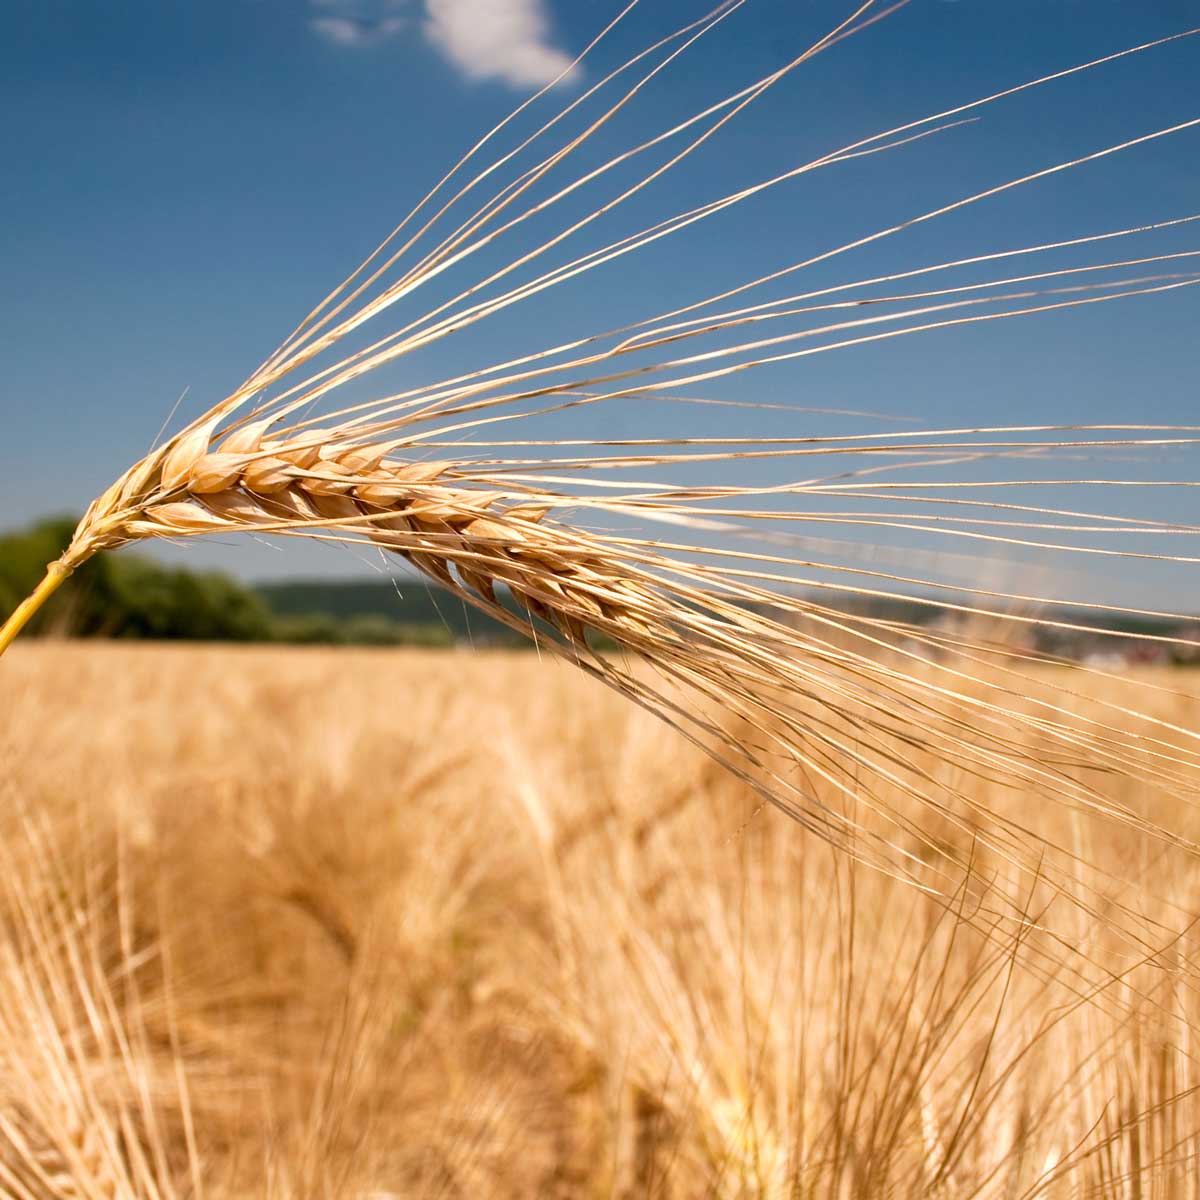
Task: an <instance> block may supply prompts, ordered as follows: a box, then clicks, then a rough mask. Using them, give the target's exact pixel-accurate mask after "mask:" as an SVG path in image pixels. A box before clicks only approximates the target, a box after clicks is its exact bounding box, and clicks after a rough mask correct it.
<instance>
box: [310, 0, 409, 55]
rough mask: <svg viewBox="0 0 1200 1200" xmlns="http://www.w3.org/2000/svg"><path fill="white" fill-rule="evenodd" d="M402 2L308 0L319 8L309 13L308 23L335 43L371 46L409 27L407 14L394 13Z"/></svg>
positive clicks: (337, 44) (318, 33)
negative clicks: (405, 15) (311, 13)
mask: <svg viewBox="0 0 1200 1200" xmlns="http://www.w3.org/2000/svg"><path fill="white" fill-rule="evenodd" d="M403 6H404V0H376V2H375V3H371V2H370V0H310V7H311V8H312V9H314V10H318V11H315V14H314V15H313V16H311V17H309V19H308V27H309V28H310V29H311V30H312V31H313V32H314V33H315V34H317V35H318V36H319V37H322V38H324V39H325V41H327V42H330V43H332V44H333V45H335V46H345V47H347V48H350V49H359V48H361V47H363V46H374V45H376V44H377V43H379V42H386V41H388V40H389V39H390V38H394V37H395V36H396V35H397V34H399V33H402V32H403V31H404V30H405V29H407V28H408V26H409V24H410V22H409V20H408V18H407V17H402V16H397V15H396V10H397V9H399V8H401V7H403Z"/></svg>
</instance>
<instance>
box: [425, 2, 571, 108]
mask: <svg viewBox="0 0 1200 1200" xmlns="http://www.w3.org/2000/svg"><path fill="white" fill-rule="evenodd" d="M425 9H426V12H427V14H428V20H427V21H426V23H425V35H426V37H428V39H429V40H430V42H432V43H433V45H434V46H436V47H437V49H438V50H440V51H441V53H442V54H443V55H445V57H446V58H448V59H449V60H450V62H451V63H453V64H454V66H456V67H458V69H459V70H460V71H462V73H463V74H464V75H466V76H467V78H468V79H500V80H503V81H504V82H505V83H509V84H512V85H513V86H514V87H541V86H542V85H543V84H547V83H550V82H552V81H553V80H554V79H557V78H558V76H559V75H560V74H562V72H563V71H565V70H566V69H567V68H568V67H569V66H570V65H571V59H570V58H569V57H568V56H567V55H566V54H564V53H563V52H562V51H561V50H557V49H555V47H554V46H552V45H550V43H549V42H548V40H547V38H548V36H549V32H550V22H549V20H548V19H547V17H546V12H545V8H544V6H543V2H542V0H425Z"/></svg>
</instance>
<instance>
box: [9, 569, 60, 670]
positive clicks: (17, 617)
mask: <svg viewBox="0 0 1200 1200" xmlns="http://www.w3.org/2000/svg"><path fill="white" fill-rule="evenodd" d="M70 574H71V568H70V567H64V566H63V565H62V563H58V562H52V563H51V564H50V565H49V566H48V567H47V568H46V577H45V578H44V579H43V580H42V582H41V583H39V584H38V585H37V587H36V588H35V589H34V590H33V591H32V592H31V593H30V594H29V595H28V596H27V597H26V598H25V599H24V600H22V601H21V603H20V604H18V605H17V607H16V608H15V609H14V610H13V613H12V615H11V616H10V617H9V618H8V620H7V621H5V622H4V625H3V626H0V654H3V653H4V652H5V650H7V649H8V647H9V646H10V645H11V644H12V642H13V639H14V638H15V637H16V636H17V634H18V633H20V632H21V630H22V629H24V628H25V626H26V625H27V624H28V623H29V621H30V619H31V618H32V617H33V615H34V613H36V612H37V611H38V609H39V608H41V607H42V605H43V604H45V603H46V601H47V600H49V599H50V597H51V596H53V595H54V593H55V592H56V591H58V589H59V587H61V586H62V582H63V580H64V579H66V578H67V576H69V575H70Z"/></svg>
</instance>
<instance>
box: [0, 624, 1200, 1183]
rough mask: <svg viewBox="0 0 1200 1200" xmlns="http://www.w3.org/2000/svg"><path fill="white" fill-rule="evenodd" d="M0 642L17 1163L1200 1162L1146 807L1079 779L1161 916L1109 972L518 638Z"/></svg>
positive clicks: (395, 1179)
mask: <svg viewBox="0 0 1200 1200" xmlns="http://www.w3.org/2000/svg"><path fill="white" fill-rule="evenodd" d="M4 667H5V670H4V688H3V691H2V692H0V764H2V765H0V780H2V783H0V788H2V790H3V796H2V798H0V821H2V822H3V830H2V834H0V853H2V854H3V857H4V862H3V864H2V868H0V971H2V972H3V979H2V980H0V992H2V994H3V997H4V1001H3V1004H2V1005H0V1146H3V1150H2V1152H0V1164H2V1165H0V1191H2V1192H3V1193H4V1194H5V1195H12V1196H18V1197H39V1198H40V1197H59V1196H88V1197H93V1196H94V1197H99V1196H119V1197H143V1196H145V1197H150V1196H154V1197H174V1196H180V1197H182V1196H201V1195H207V1196H213V1197H242V1196H245V1197H251V1196H272V1197H364V1198H366V1197H374V1198H381V1197H387V1196H452V1197H459V1196H461V1197H475V1196H479V1197H485V1196H486V1197H491V1196H500V1197H507V1196H511V1197H518V1196H520V1197H526V1196H550V1197H573V1196H596V1197H601V1196H604V1197H641V1196H655V1197H701V1196H712V1197H809V1196H813V1197H826V1196H828V1197H864V1198H866V1197H872V1198H873V1197H882V1196H904V1197H921V1196H953V1197H966V1196H995V1197H1033V1196H1046V1197H1068V1196H1069V1197H1083V1196H1114V1197H1151V1196H1156V1197H1176V1196H1179V1197H1187V1196H1193V1195H1196V1194H1197V1192H1198V1188H1197V1179H1198V1177H1200V1176H1198V1172H1197V1157H1196V1156H1197V1151H1198V1150H1200V1135H1198V1131H1200V1102H1198V1100H1197V1095H1196V1093H1195V1090H1194V1089H1195V1087H1196V1085H1197V1083H1198V1082H1200V1074H1198V1069H1197V1065H1196V1053H1197V1050H1198V1049H1200V1046H1198V1045H1197V1042H1196V1038H1195V1036H1194V1034H1193V1030H1195V1029H1197V1028H1200V1024H1198V1014H1197V1011H1196V1010H1197V997H1196V991H1195V962H1194V959H1195V954H1196V951H1197V949H1198V947H1197V943H1196V938H1195V935H1194V933H1193V932H1192V931H1191V927H1190V925H1189V923H1188V921H1187V920H1186V919H1183V918H1181V916H1180V912H1181V910H1182V909H1185V908H1186V907H1187V904H1188V902H1189V901H1188V897H1192V896H1194V895H1195V894H1196V890H1197V887H1198V886H1200V871H1197V869H1196V866H1195V863H1194V862H1193V861H1192V860H1191V859H1190V858H1188V857H1187V856H1185V855H1182V854H1176V855H1168V854H1167V853H1166V851H1165V850H1163V849H1161V848H1156V847H1155V846H1154V845H1153V844H1152V843H1150V842H1148V841H1146V842H1143V841H1142V840H1140V839H1139V836H1138V835H1137V834H1136V833H1135V832H1133V831H1131V830H1129V829H1127V828H1126V829H1123V830H1114V831H1112V832H1107V831H1106V829H1105V826H1104V825H1103V824H1102V823H1100V822H1099V821H1089V822H1080V821H1079V820H1078V819H1077V818H1074V819H1072V818H1070V817H1068V816H1065V815H1064V816H1062V817H1061V818H1055V819H1056V820H1057V819H1060V820H1061V821H1062V822H1063V827H1062V829H1061V830H1060V831H1059V834H1058V839H1059V842H1060V844H1064V845H1068V846H1071V847H1073V848H1074V849H1075V850H1077V851H1078V852H1079V853H1081V854H1082V855H1085V856H1086V858H1087V861H1089V862H1091V863H1094V864H1100V865H1103V864H1105V863H1108V864H1110V865H1115V864H1119V865H1121V866H1122V867H1123V868H1124V873H1125V875H1126V876H1129V875H1133V876H1135V877H1137V878H1138V879H1139V880H1140V881H1141V882H1142V883H1143V884H1144V885H1145V886H1144V889H1143V893H1142V894H1139V895H1137V896H1136V897H1131V895H1129V894H1123V893H1121V892H1120V890H1119V889H1118V888H1117V887H1116V885H1114V890H1113V892H1112V895H1111V897H1110V902H1111V904H1112V905H1114V906H1119V905H1120V904H1121V903H1122V902H1124V901H1125V900H1130V901H1131V902H1132V903H1135V904H1136V905H1137V906H1138V912H1139V915H1140V916H1141V917H1142V918H1143V919H1144V920H1145V921H1146V922H1147V926H1148V927H1150V926H1153V925H1154V923H1155V922H1160V924H1159V926H1158V927H1159V928H1161V929H1162V931H1163V936H1162V937H1161V938H1160V939H1159V940H1158V942H1157V943H1156V944H1155V945H1154V946H1152V947H1149V948H1148V949H1146V950H1145V952H1144V953H1138V952H1135V951H1133V950H1131V949H1130V948H1129V947H1127V946H1126V947H1119V948H1118V949H1119V951H1120V953H1119V954H1117V956H1116V958H1115V959H1113V960H1112V961H1120V962H1123V963H1124V966H1123V967H1122V968H1121V969H1120V970H1118V971H1115V972H1114V971H1112V970H1110V969H1109V968H1107V967H1106V968H1105V969H1104V970H1103V971H1101V970H1091V971H1090V973H1089V966H1088V964H1094V963H1096V962H1099V957H1098V954H1099V940H1098V939H1101V938H1102V937H1103V936H1105V935H1103V934H1102V933H1101V932H1099V923H1096V922H1090V921H1088V920H1087V919H1086V918H1085V917H1084V916H1083V915H1082V914H1081V913H1080V912H1079V911H1078V910H1077V909H1074V908H1072V907H1071V906H1063V905H1061V904H1059V903H1058V901H1057V900H1056V897H1055V894H1054V893H1053V892H1052V891H1051V890H1049V889H1047V890H1046V891H1045V893H1044V894H1043V892H1042V891H1040V890H1039V889H1038V888H1037V887H1035V888H1034V889H1033V890H1032V891H1030V892H1029V893H1028V894H1027V895H1025V896H1024V897H1023V898H1021V899H1022V903H1024V904H1025V906H1026V911H1027V913H1028V917H1029V920H1028V922H1027V924H1026V925H1025V927H1024V928H1020V927H1019V926H1016V925H1013V924H1012V923H1011V922H1002V921H1000V920H998V919H997V920H992V918H990V917H989V915H988V914H989V912H990V911H992V909H991V907H990V906H989V901H988V896H989V894H991V892H992V891H993V890H995V889H1004V888H1005V887H1007V886H1009V885H1008V884H1006V882H1005V879H1004V869H1003V864H997V863H995V862H991V863H989V862H986V861H984V860H983V859H982V858H981V860H980V862H979V866H978V870H977V872H976V874H975V876H974V878H971V879H964V881H963V887H962V890H961V893H960V895H959V897H958V900H957V901H956V902H955V903H953V904H951V905H949V906H947V905H946V904H945V903H941V902H938V901H936V900H935V899H933V898H928V897H924V896H922V895H921V894H920V893H919V892H918V891H917V890H915V889H914V888H913V887H911V886H906V885H902V884H899V883H896V882H893V881H892V880H890V879H889V878H887V877H885V876H884V875H882V874H880V873H878V872H875V871H871V870H868V869H866V868H861V867H858V866H856V865H855V864H854V863H853V861H852V860H851V859H850V858H848V857H847V856H845V855H842V854H838V853H836V852H834V851H832V850H830V849H829V848H827V847H826V846H825V845H824V844H822V843H821V842H820V841H818V840H817V839H815V838H813V837H811V836H809V835H807V834H805V833H804V832H803V831H802V830H801V829H799V828H798V827H797V826H796V825H795V824H794V823H792V822H790V821H788V820H787V819H786V818H784V817H783V816H782V815H781V814H779V813H777V812H775V811H774V810H771V809H769V808H764V807H763V805H762V804H761V802H760V801H759V800H758V799H757V797H755V796H754V794H753V793H752V792H751V791H750V789H749V788H748V787H747V785H746V784H744V783H740V782H738V781H737V780H736V779H734V778H733V777H732V776H730V775H728V774H727V773H726V772H724V771H722V770H721V769H720V768H718V767H717V766H716V765H714V764H713V763H712V762H710V761H709V760H708V759H707V758H705V757H704V756H703V755H701V754H700V752H699V751H698V750H695V749H694V748H692V747H690V746H688V745H686V744H685V743H683V741H682V739H679V738H677V737H676V736H675V735H674V734H672V733H671V732H670V731H668V730H666V729H665V728H664V727H663V726H662V725H661V724H660V723H659V722H658V721H656V720H655V719H654V718H653V717H651V716H650V715H649V714H645V713H642V712H640V711H639V710H637V709H636V708H635V707H634V706H632V705H630V704H628V703H626V702H624V701H623V700H621V698H619V697H617V696H615V695H611V694H609V693H608V692H607V691H606V690H605V689H603V688H602V687H600V686H599V685H598V684H596V683H595V682H594V681H592V680H589V679H587V678H586V677H584V676H583V675H582V673H580V672H578V671H575V670H573V669H572V668H571V667H570V666H569V665H567V664H562V663H557V662H554V661H551V660H542V659H540V658H539V657H538V656H537V655H536V654H534V653H501V652H494V653H477V654H471V653H466V652H440V653H439V652H429V651H425V652H423V651H419V650H379V649H376V650H356V649H336V650H334V649H323V648H281V647H231V646H220V645H210V646H175V647H165V646H162V645H158V646H155V645H149V644H140V645H122V644H117V643H113V642H90V643H82V642H56V641H53V640H42V641H36V640H35V641H29V642H25V643H22V644H19V645H18V646H16V647H15V648H14V650H13V651H12V652H11V654H10V656H8V657H6V660H5V664H4ZM1068 669H1069V668H1062V670H1068ZM1080 678H1081V683H1080V693H1079V703H1080V704H1081V705H1086V704H1087V703H1088V702H1089V698H1088V694H1087V689H1088V688H1089V687H1090V688H1092V689H1098V688H1101V687H1103V684H1102V683H1097V682H1094V681H1091V682H1089V681H1088V680H1087V679H1086V678H1085V677H1084V676H1083V674H1082V673H1080ZM1145 682H1147V683H1151V684H1155V685H1157V686H1159V687H1160V689H1161V690H1159V691H1156V692H1154V691H1150V690H1149V689H1148V691H1147V696H1148V698H1147V700H1146V703H1147V704H1148V705H1150V706H1155V707H1154V711H1155V712H1157V713H1158V714H1160V715H1171V716H1173V717H1174V718H1175V719H1176V720H1177V721H1178V722H1179V724H1181V725H1182V726H1184V727H1188V726H1191V727H1194V726H1195V725H1196V723H1197V718H1198V717H1200V702H1198V701H1196V700H1194V699H1189V698H1187V696H1186V695H1184V694H1183V693H1184V692H1186V690H1187V688H1188V686H1189V685H1190V673H1188V672H1183V671H1179V670H1174V671H1170V670H1162V671H1160V672H1148V673H1147V675H1146V680H1145ZM1193 690H1194V688H1193ZM68 697H69V703H67V702H65V701H66V698H68ZM1031 750H1032V751H1034V752H1036V746H1032V747H1031ZM930 765H931V769H935V770H943V771H944V770H953V765H952V764H945V763H939V764H930ZM1131 786H1132V785H1131ZM1029 806H1030V807H1029V818H1030V821H1031V822H1041V824H1040V825H1039V829H1040V830H1041V831H1042V832H1045V823H1046V821H1047V820H1049V819H1050V818H1048V817H1047V815H1046V814H1045V812H1043V811H1042V809H1041V806H1037V805H1036V802H1035V801H1032V800H1031V801H1030V802H1029ZM1072 820H1074V825H1073V826H1072ZM1013 886H1016V885H1015V884H1014V885H1013ZM1155 895H1157V896H1162V897H1165V898H1164V899H1163V900H1161V901H1154V900H1153V899H1151V897H1153V896H1155ZM1167 898H1169V900H1168V899H1167ZM1155 904H1157V905H1158V907H1157V908H1155V907H1154V905H1155ZM1105 961H1106V962H1108V961H1110V960H1109V959H1106V960H1105Z"/></svg>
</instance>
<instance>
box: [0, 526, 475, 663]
mask: <svg viewBox="0 0 1200 1200" xmlns="http://www.w3.org/2000/svg"><path fill="white" fill-rule="evenodd" d="M75 524H76V522H75V519H74V518H72V517H55V518H50V519H48V520H44V521H39V522H38V523H37V524H35V525H33V526H32V527H30V528H28V529H25V530H21V531H18V532H15V533H9V534H4V535H0V617H3V616H7V615H8V614H9V613H10V612H11V611H12V610H13V609H14V608H15V607H16V606H17V605H18V604H19V603H20V602H21V600H22V599H24V597H25V596H27V595H28V594H29V593H30V591H32V590H33V588H34V587H36V586H37V584H38V582H39V580H40V579H41V578H42V575H43V574H44V572H45V569H46V564H47V563H49V562H52V561H53V560H54V559H56V558H58V557H59V555H60V554H62V552H63V551H64V550H65V549H66V547H67V545H68V544H69V542H70V540H71V534H72V533H73V531H74V529H75ZM28 632H29V633H30V634H32V635H34V636H37V635H39V634H42V635H45V634H55V635H58V636H64V637H110V638H161V639H180V640H192V641H227V642H293V643H334V644H337V643H345V644H364V645H413V644H419V645H448V644H450V643H451V642H452V641H453V640H454V639H453V635H452V633H451V631H450V630H449V629H447V628H446V627H445V626H444V625H442V624H439V623H436V622H433V621H429V622H416V623H413V622H405V621H395V620H390V619H389V618H388V617H387V616H385V615H380V614H363V615H356V616H350V617H345V618H341V617H338V616H335V615H331V614H326V613H279V612H276V611H275V610H274V609H273V608H272V607H271V606H270V605H269V604H268V603H267V602H266V601H265V600H264V599H263V597H262V596H261V595H260V594H259V593H258V592H257V591H255V590H254V589H253V588H250V587H246V586H245V585H243V584H240V583H238V582H237V581H236V580H234V579H231V578H230V577H229V576H228V575H225V574H223V573H221V572H219V571H189V570H186V569H183V568H174V567H166V566H163V565H161V564H160V563H157V562H154V561H152V560H150V559H147V558H144V557H139V556H138V555H137V554H131V553H129V552H128V551H121V552H119V553H116V554H99V555H96V556H95V557H94V558H92V559H90V560H89V561H88V562H86V563H85V564H84V565H83V566H82V567H80V568H79V570H77V571H76V572H75V574H74V575H73V576H72V577H71V578H70V579H69V580H68V581H67V582H66V583H65V584H64V585H63V587H62V588H61V589H60V591H59V592H58V594H57V595H55V596H54V597H53V598H52V599H51V601H50V602H49V603H48V604H47V605H46V607H45V608H44V609H43V610H42V611H41V612H40V613H39V614H38V615H37V616H36V617H35V618H34V620H33V621H32V622H31V624H30V627H29V631H28Z"/></svg>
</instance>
